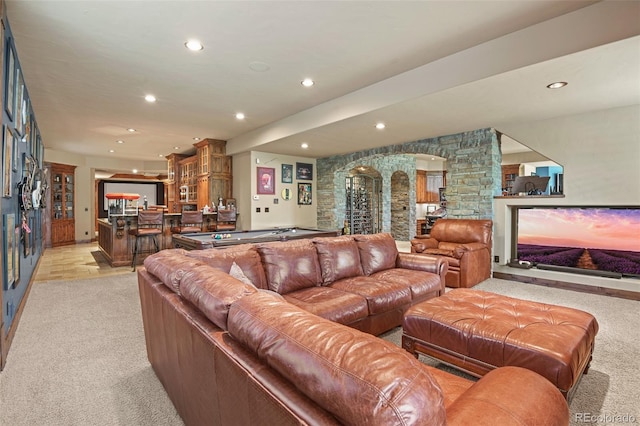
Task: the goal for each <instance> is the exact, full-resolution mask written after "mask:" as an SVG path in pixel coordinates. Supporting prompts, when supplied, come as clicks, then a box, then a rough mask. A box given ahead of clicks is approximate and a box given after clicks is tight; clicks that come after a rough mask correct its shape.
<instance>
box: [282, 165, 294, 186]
mask: <svg viewBox="0 0 640 426" xmlns="http://www.w3.org/2000/svg"><path fill="white" fill-rule="evenodd" d="M282 183H293V165H291V164H283V165H282Z"/></svg>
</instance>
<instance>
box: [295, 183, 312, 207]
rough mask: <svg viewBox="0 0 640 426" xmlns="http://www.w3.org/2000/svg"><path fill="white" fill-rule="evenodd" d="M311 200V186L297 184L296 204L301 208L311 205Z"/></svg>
mask: <svg viewBox="0 0 640 426" xmlns="http://www.w3.org/2000/svg"><path fill="white" fill-rule="evenodd" d="M312 201H313V199H312V197H311V184H310V183H299V184H298V204H300V205H303V206H309V205H311V203H312Z"/></svg>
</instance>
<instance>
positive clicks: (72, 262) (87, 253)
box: [34, 242, 133, 282]
mask: <svg viewBox="0 0 640 426" xmlns="http://www.w3.org/2000/svg"><path fill="white" fill-rule="evenodd" d="M132 273H133V272H131V267H129V266H122V267H118V268H112V267H111V266H109V263H107V261H106V260H105V258H104V257H103V256H102V253H101V252H100V249H99V248H98V243H97V242H93V243H83V244H74V245H69V246H62V247H54V248H48V249H46V250H45V251H44V254H43V255H42V259H41V260H40V266H39V268H38V271H37V272H36V276H35V279H34V281H35V282H46V281H53V280H78V279H85V278H98V277H104V276H109V275H119V274H132Z"/></svg>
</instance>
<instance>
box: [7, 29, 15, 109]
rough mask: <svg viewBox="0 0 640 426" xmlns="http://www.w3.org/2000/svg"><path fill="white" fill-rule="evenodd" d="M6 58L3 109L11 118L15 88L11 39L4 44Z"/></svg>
mask: <svg viewBox="0 0 640 426" xmlns="http://www.w3.org/2000/svg"><path fill="white" fill-rule="evenodd" d="M6 52H7V59H6V65H5V66H6V67H7V68H6V70H5V71H6V72H5V75H6V76H7V79H6V80H5V86H4V109H5V111H6V112H7V115H8V116H9V119H10V120H13V109H14V106H15V103H16V99H15V93H16V92H15V89H16V60H15V57H14V56H13V55H14V53H13V48H12V47H11V41H10V40H7V46H6Z"/></svg>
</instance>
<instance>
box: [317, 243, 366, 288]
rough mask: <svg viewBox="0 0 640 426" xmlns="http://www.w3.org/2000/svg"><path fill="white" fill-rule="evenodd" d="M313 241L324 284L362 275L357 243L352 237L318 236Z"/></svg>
mask: <svg viewBox="0 0 640 426" xmlns="http://www.w3.org/2000/svg"><path fill="white" fill-rule="evenodd" d="M313 243H314V244H315V246H316V250H317V251H318V262H319V264H320V271H321V273H322V283H323V284H324V285H327V284H331V283H332V282H334V281H336V280H339V279H341V278H349V277H357V276H360V275H362V266H361V265H360V253H359V252H358V245H357V244H356V242H355V241H354V240H353V238H352V237H350V236H342V237H333V238H332V237H319V238H314V239H313Z"/></svg>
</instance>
